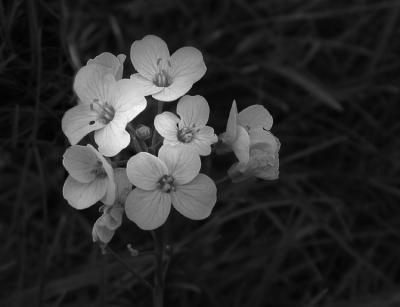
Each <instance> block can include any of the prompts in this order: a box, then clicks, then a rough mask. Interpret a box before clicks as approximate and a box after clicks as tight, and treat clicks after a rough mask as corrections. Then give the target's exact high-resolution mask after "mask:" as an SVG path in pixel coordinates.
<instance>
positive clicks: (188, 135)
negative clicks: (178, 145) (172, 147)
mask: <svg viewBox="0 0 400 307" xmlns="http://www.w3.org/2000/svg"><path fill="white" fill-rule="evenodd" d="M194 136H195V131H194V129H193V128H189V127H183V128H182V129H179V130H178V134H177V138H178V141H179V142H182V143H190V142H191V141H192V140H193V139H194Z"/></svg>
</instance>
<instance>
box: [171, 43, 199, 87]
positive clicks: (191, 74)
mask: <svg viewBox="0 0 400 307" xmlns="http://www.w3.org/2000/svg"><path fill="white" fill-rule="evenodd" d="M171 64H172V69H171V75H172V77H173V79H174V81H175V80H176V79H178V78H183V79H184V80H187V81H189V82H190V83H191V84H193V83H195V82H197V81H199V80H200V79H201V77H203V76H204V74H205V73H206V70H207V67H206V65H205V64H204V60H203V55H202V54H201V52H200V51H199V50H198V49H196V48H193V47H183V48H180V49H178V50H176V51H175V52H174V54H173V55H172V56H171Z"/></svg>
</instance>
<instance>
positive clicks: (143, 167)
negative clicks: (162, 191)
mask: <svg viewBox="0 0 400 307" xmlns="http://www.w3.org/2000/svg"><path fill="white" fill-rule="evenodd" d="M126 174H127V175H128V178H129V181H130V182H131V183H132V184H133V185H135V186H137V187H138V188H141V189H143V190H148V191H150V190H155V189H157V184H158V181H159V180H160V178H161V177H162V176H164V175H167V174H168V169H167V166H166V165H165V163H164V162H163V161H161V160H160V159H159V158H157V157H156V156H153V155H151V154H149V153H147V152H140V153H138V154H136V155H134V156H132V157H131V158H130V159H129V160H128V163H127V164H126Z"/></svg>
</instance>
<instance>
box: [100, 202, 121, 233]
mask: <svg viewBox="0 0 400 307" xmlns="http://www.w3.org/2000/svg"><path fill="white" fill-rule="evenodd" d="M124 204H125V202H124V203H123V204H122V205H124ZM123 213H124V208H123V207H122V206H120V205H117V206H112V207H106V208H105V209H104V212H103V222H104V225H106V226H107V227H108V228H109V229H112V230H116V229H117V228H118V227H119V226H121V224H122V215H123Z"/></svg>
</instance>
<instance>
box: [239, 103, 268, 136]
mask: <svg viewBox="0 0 400 307" xmlns="http://www.w3.org/2000/svg"><path fill="white" fill-rule="evenodd" d="M238 120H239V125H242V126H243V127H248V128H250V129H255V128H264V129H266V130H270V129H271V127H272V124H273V119H272V116H271V114H270V113H269V112H268V110H267V109H266V108H264V106H262V105H259V104H254V105H251V106H249V107H247V108H246V109H244V110H242V111H240V113H239V116H238Z"/></svg>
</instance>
